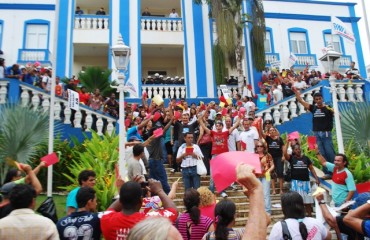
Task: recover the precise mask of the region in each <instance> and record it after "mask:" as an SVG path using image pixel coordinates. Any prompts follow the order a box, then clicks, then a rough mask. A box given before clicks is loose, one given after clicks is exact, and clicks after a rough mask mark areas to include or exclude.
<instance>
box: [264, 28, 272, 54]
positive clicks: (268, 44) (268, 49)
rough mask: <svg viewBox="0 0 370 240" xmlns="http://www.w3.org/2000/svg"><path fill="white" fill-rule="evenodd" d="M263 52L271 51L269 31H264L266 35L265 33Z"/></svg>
mask: <svg viewBox="0 0 370 240" xmlns="http://www.w3.org/2000/svg"><path fill="white" fill-rule="evenodd" d="M265 52H266V53H272V48H271V32H270V31H266V35H265Z"/></svg>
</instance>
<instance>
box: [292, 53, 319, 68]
mask: <svg viewBox="0 0 370 240" xmlns="http://www.w3.org/2000/svg"><path fill="white" fill-rule="evenodd" d="M295 55H296V56H297V61H296V62H295V64H294V66H295V67H305V66H306V65H307V64H308V65H310V66H317V59H316V54H297V53H296V54H295Z"/></svg>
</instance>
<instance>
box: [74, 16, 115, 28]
mask: <svg viewBox="0 0 370 240" xmlns="http://www.w3.org/2000/svg"><path fill="white" fill-rule="evenodd" d="M74 28H75V29H90V30H96V29H99V30H102V29H103V30H108V29H109V22H108V16H106V17H101V16H100V17H96V16H92V15H79V16H76V18H75V21H74Z"/></svg>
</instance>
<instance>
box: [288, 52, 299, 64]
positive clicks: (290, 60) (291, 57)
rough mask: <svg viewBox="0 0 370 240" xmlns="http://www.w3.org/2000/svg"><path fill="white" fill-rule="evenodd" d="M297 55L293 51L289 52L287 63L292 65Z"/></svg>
mask: <svg viewBox="0 0 370 240" xmlns="http://www.w3.org/2000/svg"><path fill="white" fill-rule="evenodd" d="M297 59H298V58H297V56H296V55H295V54H294V53H292V52H291V53H290V56H289V63H290V65H294V63H295V62H296V61H297Z"/></svg>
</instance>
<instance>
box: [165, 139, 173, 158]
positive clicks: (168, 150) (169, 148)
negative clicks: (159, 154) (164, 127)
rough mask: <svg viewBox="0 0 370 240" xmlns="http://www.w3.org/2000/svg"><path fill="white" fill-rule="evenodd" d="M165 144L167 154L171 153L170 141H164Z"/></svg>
mask: <svg viewBox="0 0 370 240" xmlns="http://www.w3.org/2000/svg"><path fill="white" fill-rule="evenodd" d="M165 146H166V150H167V154H168V155H170V154H172V144H171V141H168V142H166V143H165Z"/></svg>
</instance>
